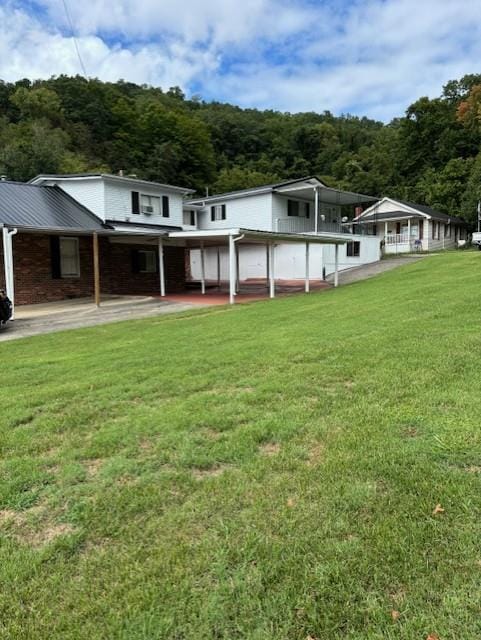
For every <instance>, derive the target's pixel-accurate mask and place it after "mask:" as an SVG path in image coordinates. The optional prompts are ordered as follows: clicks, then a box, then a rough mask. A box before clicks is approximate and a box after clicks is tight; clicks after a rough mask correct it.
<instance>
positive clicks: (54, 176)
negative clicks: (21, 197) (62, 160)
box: [30, 173, 195, 195]
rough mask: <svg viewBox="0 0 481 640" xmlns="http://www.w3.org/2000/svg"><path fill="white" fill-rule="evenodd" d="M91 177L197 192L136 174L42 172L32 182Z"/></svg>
mask: <svg viewBox="0 0 481 640" xmlns="http://www.w3.org/2000/svg"><path fill="white" fill-rule="evenodd" d="M89 178H100V179H102V180H114V181H117V182H127V183H132V184H138V185H140V186H148V187H155V188H161V189H165V190H167V191H174V192H176V193H181V194H183V195H188V194H192V193H195V190H194V189H187V188H185V187H176V186H175V185H173V184H164V183H162V182H154V181H152V180H143V179H142V178H137V176H134V175H127V176H119V175H115V174H113V173H41V174H39V175H38V176H35V178H32V179H31V180H30V183H32V184H42V183H44V182H49V181H55V180H59V181H61V180H82V179H89Z"/></svg>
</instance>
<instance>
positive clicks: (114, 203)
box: [31, 173, 196, 231]
mask: <svg viewBox="0 0 481 640" xmlns="http://www.w3.org/2000/svg"><path fill="white" fill-rule="evenodd" d="M31 183H32V184H35V185H42V186H54V185H56V186H59V187H60V188H61V189H62V190H63V191H66V192H67V193H68V194H69V195H70V196H72V197H73V198H74V199H75V200H76V201H77V202H80V203H81V204H83V205H84V207H87V209H89V210H90V211H92V213H94V214H95V215H96V216H98V217H99V218H100V219H101V220H103V221H104V222H107V223H110V224H112V225H113V227H114V228H116V229H118V230H119V231H127V230H129V229H132V228H134V227H140V228H149V227H155V228H158V227H166V228H172V227H175V229H185V230H192V229H195V228H196V219H195V216H194V218H193V219H192V220H191V219H190V217H189V218H188V219H187V218H185V219H184V211H183V202H184V197H185V196H187V195H190V194H192V193H194V191H193V190H192V189H184V188H182V187H174V186H172V185H168V184H160V183H157V182H148V181H147V180H139V179H138V178H136V177H134V176H117V175H111V174H104V173H98V174H95V173H86V174H70V175H39V176H37V177H36V178H34V179H33V180H31ZM191 222H193V223H194V224H191Z"/></svg>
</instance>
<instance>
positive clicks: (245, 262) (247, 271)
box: [191, 235, 381, 280]
mask: <svg viewBox="0 0 481 640" xmlns="http://www.w3.org/2000/svg"><path fill="white" fill-rule="evenodd" d="M350 239H352V240H353V241H358V242H360V243H361V246H360V256H359V257H354V258H353V257H348V256H347V255H346V245H341V246H340V247H339V269H340V270H342V269H349V268H351V267H356V266H359V265H362V264H368V263H370V262H377V261H378V260H379V259H380V257H381V255H380V242H379V238H377V237H375V236H371V237H369V236H357V235H353V236H350ZM334 251H335V249H334V246H333V245H319V244H311V245H310V249H309V266H310V268H309V271H310V277H311V278H312V279H316V278H319V279H320V278H321V277H322V274H323V268H324V269H325V273H326V275H329V274H330V273H333V272H334ZM199 253H200V252H199V251H191V270H192V277H193V278H194V279H195V280H198V279H199V278H200V273H201V271H200V254H199ZM275 256H276V257H275V277H276V278H279V279H284V280H293V279H302V278H304V276H305V245H304V244H303V243H299V244H291V243H289V244H280V245H278V246H277V247H276V250H275ZM205 266H206V278H207V279H208V280H215V279H216V278H217V250H216V249H206V250H205ZM239 271H240V279H241V280H245V279H247V278H265V277H266V249H265V247H264V246H261V245H259V246H243V245H240V254H239ZM228 273H229V262H228V250H227V248H222V249H221V279H222V280H227V279H228Z"/></svg>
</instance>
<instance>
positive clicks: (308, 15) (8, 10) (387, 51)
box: [0, 0, 481, 121]
mask: <svg viewBox="0 0 481 640" xmlns="http://www.w3.org/2000/svg"><path fill="white" fill-rule="evenodd" d="M65 3H66V5H65ZM67 13H69V14H70V18H71V21H69V19H68V17H67ZM73 36H75V39H76V44H77V46H78V49H79V51H80V55H81V58H82V62H83V65H84V67H85V70H86V73H87V75H88V76H90V77H98V78H100V79H102V80H109V81H116V80H119V79H124V80H127V81H131V82H137V83H147V84H151V85H154V86H160V87H162V88H163V89H168V88H169V87H171V86H180V87H181V88H182V90H183V91H184V92H185V93H186V95H188V96H192V95H199V96H200V97H202V98H203V99H204V100H218V101H222V102H230V103H233V104H237V105H239V106H241V107H257V108H261V109H275V110H279V111H291V112H299V111H317V112H322V111H324V110H330V111H331V112H332V113H334V114H335V115H340V114H342V113H344V114H345V113H351V114H354V115H358V116H364V115H365V116H368V117H371V118H375V119H379V120H383V121H389V120H390V119H391V118H393V117H397V116H401V115H403V113H404V111H405V109H406V108H407V107H408V106H409V104H411V103H412V102H413V101H415V100H416V99H417V98H419V97H421V96H426V95H427V96H429V97H435V96H437V95H439V94H440V92H441V90H442V87H443V85H444V84H445V83H446V82H447V81H448V80H451V79H457V78H460V77H462V76H463V75H465V74H467V73H481V0H466V1H462V0H337V1H336V0H317V1H316V0H298V1H293V0H135V2H134V1H133V0H115V1H114V0H95V1H93V0H82V1H81V2H79V1H78V0H65V2H64V0H0V78H1V79H3V80H5V81H10V82H11V81H15V80H18V79H21V78H31V79H37V78H48V77H50V76H52V75H59V74H62V73H64V74H69V75H75V74H78V73H80V74H82V73H83V72H82V67H81V63H80V61H79V59H78V56H77V52H76V47H75V41H74V38H73Z"/></svg>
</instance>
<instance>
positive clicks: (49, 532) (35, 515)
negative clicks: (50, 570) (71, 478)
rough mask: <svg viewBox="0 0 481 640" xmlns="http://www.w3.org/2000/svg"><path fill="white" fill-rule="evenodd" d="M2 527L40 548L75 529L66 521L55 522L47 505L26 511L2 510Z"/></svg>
mask: <svg viewBox="0 0 481 640" xmlns="http://www.w3.org/2000/svg"><path fill="white" fill-rule="evenodd" d="M0 528H4V529H5V530H6V531H8V532H9V533H11V534H12V535H13V536H14V538H15V539H16V540H18V542H20V543H22V544H26V545H29V546H32V547H35V548H40V547H43V546H45V545H47V544H48V543H49V542H52V541H53V540H55V539H56V538H58V537H59V536H62V535H66V534H69V533H74V532H75V529H74V527H72V525H70V524H68V523H66V522H55V521H54V519H53V518H52V517H51V516H50V515H49V512H48V509H47V507H46V506H45V505H36V506H34V507H31V508H30V509H26V510H25V511H14V510H13V509H3V510H2V511H0Z"/></svg>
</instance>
